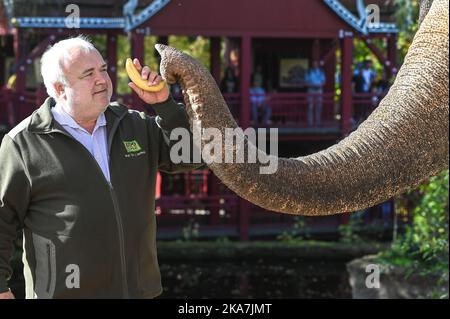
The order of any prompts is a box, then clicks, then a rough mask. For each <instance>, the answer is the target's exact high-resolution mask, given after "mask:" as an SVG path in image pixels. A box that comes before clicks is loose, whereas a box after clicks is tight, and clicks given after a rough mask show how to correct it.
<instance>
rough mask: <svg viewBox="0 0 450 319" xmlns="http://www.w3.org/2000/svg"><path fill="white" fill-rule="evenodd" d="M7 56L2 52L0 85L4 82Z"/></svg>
mask: <svg viewBox="0 0 450 319" xmlns="http://www.w3.org/2000/svg"><path fill="white" fill-rule="evenodd" d="M5 72H6V70H5V57H4V56H3V54H0V87H2V86H3V85H4V84H6V83H5V82H4V78H5Z"/></svg>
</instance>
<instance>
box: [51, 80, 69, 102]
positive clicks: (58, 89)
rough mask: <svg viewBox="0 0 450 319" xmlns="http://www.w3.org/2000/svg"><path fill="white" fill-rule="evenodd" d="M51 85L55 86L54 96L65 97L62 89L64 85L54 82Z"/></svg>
mask: <svg viewBox="0 0 450 319" xmlns="http://www.w3.org/2000/svg"><path fill="white" fill-rule="evenodd" d="M53 87H54V88H55V92H56V96H57V97H59V98H63V99H64V98H65V97H66V92H65V90H64V85H63V84H61V83H54V84H53Z"/></svg>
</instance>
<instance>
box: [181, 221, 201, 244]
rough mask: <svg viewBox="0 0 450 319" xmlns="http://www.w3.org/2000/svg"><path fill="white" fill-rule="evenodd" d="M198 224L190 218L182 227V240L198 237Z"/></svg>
mask: <svg viewBox="0 0 450 319" xmlns="http://www.w3.org/2000/svg"><path fill="white" fill-rule="evenodd" d="M199 228H200V225H199V224H198V223H197V222H195V221H194V220H193V219H190V220H189V222H188V223H187V225H186V226H185V227H183V229H182V235H183V240H184V241H192V240H197V239H198V237H199V234H200V233H199Z"/></svg>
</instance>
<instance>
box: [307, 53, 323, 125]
mask: <svg viewBox="0 0 450 319" xmlns="http://www.w3.org/2000/svg"><path fill="white" fill-rule="evenodd" d="M325 80H326V79H325V73H324V72H323V70H322V69H321V68H320V66H319V62H318V61H313V63H312V67H311V69H309V70H308V72H307V73H306V78H305V82H306V85H307V87H308V126H313V125H314V124H315V125H316V126H320V125H321V119H322V107H323V105H322V104H323V98H322V94H323V87H324V85H325ZM314 117H315V123H314Z"/></svg>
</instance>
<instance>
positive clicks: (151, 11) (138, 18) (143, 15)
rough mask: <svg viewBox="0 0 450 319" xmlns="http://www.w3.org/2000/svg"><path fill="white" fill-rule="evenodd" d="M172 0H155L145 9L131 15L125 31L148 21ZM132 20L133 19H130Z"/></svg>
mask: <svg viewBox="0 0 450 319" xmlns="http://www.w3.org/2000/svg"><path fill="white" fill-rule="evenodd" d="M169 2H170V0H154V1H153V2H152V3H151V4H149V5H148V6H147V7H146V8H145V9H144V10H142V11H141V12H140V13H139V14H137V15H133V16H131V19H127V20H126V25H125V31H127V32H128V31H131V30H132V29H135V28H136V27H138V26H139V25H141V24H142V23H144V22H145V21H148V20H149V19H150V18H151V17H153V16H154V15H155V14H156V13H158V12H159V11H160V10H161V9H162V8H164V7H165V6H166V5H167V4H169ZM130 20H131V21H130Z"/></svg>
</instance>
